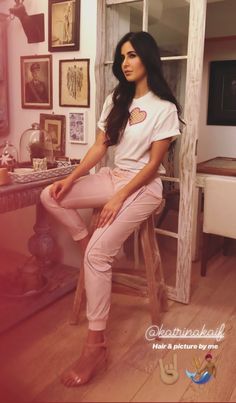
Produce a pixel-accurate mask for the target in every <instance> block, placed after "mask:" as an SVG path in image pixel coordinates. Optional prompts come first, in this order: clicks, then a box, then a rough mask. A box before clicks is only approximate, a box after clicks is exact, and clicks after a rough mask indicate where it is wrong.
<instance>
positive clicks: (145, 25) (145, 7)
mask: <svg viewBox="0 0 236 403" xmlns="http://www.w3.org/2000/svg"><path fill="white" fill-rule="evenodd" d="M148 6H149V0H143V31H146V32H148Z"/></svg>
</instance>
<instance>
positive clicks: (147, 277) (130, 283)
mask: <svg viewBox="0 0 236 403" xmlns="http://www.w3.org/2000/svg"><path fill="white" fill-rule="evenodd" d="M164 207H165V200H162V202H161V204H160V206H158V208H157V210H156V211H155V212H154V213H153V214H152V215H150V216H149V217H148V218H147V219H146V220H145V221H144V222H142V223H141V224H140V227H139V228H138V229H137V230H136V231H135V237H136V239H139V240H140V244H141V245H140V246H141V250H142V253H143V257H144V264H145V270H141V269H136V268H135V269H131V270H128V269H117V268H114V271H113V273H112V283H113V285H112V291H114V292H118V293H122V294H126V295H134V296H142V297H148V298H149V307H150V314H151V319H152V324H153V325H159V324H160V313H161V311H167V310H168V301H167V292H166V287H165V283H164V276H163V269H162V264H161V256H160V251H159V247H158V243H157V239H156V235H155V231H154V216H156V215H159V214H161V213H162V211H163V209H164ZM99 213H100V209H95V210H94V213H93V216H92V222H94V220H96V216H97V214H99ZM128 272H129V273H128ZM83 292H84V270H83V266H81V269H80V274H79V280H78V284H77V288H76V293H75V298H74V304H73V310H72V317H71V321H70V323H71V324H73V325H76V324H77V323H78V320H79V313H80V309H81V303H82V298H83Z"/></svg>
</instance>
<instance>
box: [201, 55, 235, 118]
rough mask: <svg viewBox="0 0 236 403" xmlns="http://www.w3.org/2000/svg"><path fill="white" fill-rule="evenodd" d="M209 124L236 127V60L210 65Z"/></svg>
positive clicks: (214, 62)
mask: <svg viewBox="0 0 236 403" xmlns="http://www.w3.org/2000/svg"><path fill="white" fill-rule="evenodd" d="M207 124H208V125H222V126H236V60H221V61H213V62H211V63H210V79H209V95H208V113H207Z"/></svg>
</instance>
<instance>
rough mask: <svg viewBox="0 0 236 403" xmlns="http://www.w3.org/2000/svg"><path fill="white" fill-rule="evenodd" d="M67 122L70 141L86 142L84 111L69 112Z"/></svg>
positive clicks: (85, 115) (85, 116)
mask: <svg viewBox="0 0 236 403" xmlns="http://www.w3.org/2000/svg"><path fill="white" fill-rule="evenodd" d="M69 124H70V142H71V143H78V144H88V140H87V114H86V112H78V113H77V112H75V113H74V112H72V113H70V114H69Z"/></svg>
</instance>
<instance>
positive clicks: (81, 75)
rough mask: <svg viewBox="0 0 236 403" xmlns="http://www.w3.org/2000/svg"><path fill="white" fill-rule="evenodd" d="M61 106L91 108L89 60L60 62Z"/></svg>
mask: <svg viewBox="0 0 236 403" xmlns="http://www.w3.org/2000/svg"><path fill="white" fill-rule="evenodd" d="M59 105H60V106H69V107H72V106H78V107H82V108H89V107H90V75H89V59H67V60H59Z"/></svg>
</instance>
